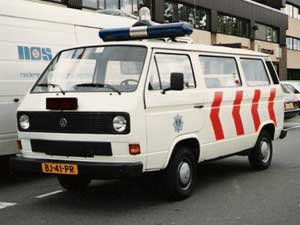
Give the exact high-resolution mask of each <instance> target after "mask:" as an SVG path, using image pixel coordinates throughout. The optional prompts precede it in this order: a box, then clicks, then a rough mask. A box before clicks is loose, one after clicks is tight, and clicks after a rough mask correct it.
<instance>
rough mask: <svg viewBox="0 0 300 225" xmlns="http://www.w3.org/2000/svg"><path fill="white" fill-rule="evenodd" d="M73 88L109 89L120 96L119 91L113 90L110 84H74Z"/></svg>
mask: <svg viewBox="0 0 300 225" xmlns="http://www.w3.org/2000/svg"><path fill="white" fill-rule="evenodd" d="M75 87H95V88H109V89H111V90H113V91H114V92H117V93H118V94H119V95H121V91H120V90H118V89H117V88H115V87H114V86H112V85H110V84H102V83H84V84H76V85H75Z"/></svg>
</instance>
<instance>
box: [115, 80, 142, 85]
mask: <svg viewBox="0 0 300 225" xmlns="http://www.w3.org/2000/svg"><path fill="white" fill-rule="evenodd" d="M129 82H135V83H138V82H139V81H138V80H134V79H126V80H123V81H122V82H121V83H120V85H121V86H122V85H129Z"/></svg>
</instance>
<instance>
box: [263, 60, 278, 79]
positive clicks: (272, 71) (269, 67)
mask: <svg viewBox="0 0 300 225" xmlns="http://www.w3.org/2000/svg"><path fill="white" fill-rule="evenodd" d="M266 63H267V67H268V70H269V72H270V75H271V77H272V80H273V83H274V84H279V78H278V76H277V73H276V70H275V68H274V66H273V63H272V62H271V61H266Z"/></svg>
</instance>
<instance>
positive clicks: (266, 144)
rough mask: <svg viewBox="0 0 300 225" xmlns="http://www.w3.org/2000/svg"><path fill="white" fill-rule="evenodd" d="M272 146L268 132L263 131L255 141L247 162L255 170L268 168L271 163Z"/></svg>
mask: <svg viewBox="0 0 300 225" xmlns="http://www.w3.org/2000/svg"><path fill="white" fill-rule="evenodd" d="M272 156H273V146H272V138H271V137H270V134H269V132H267V131H265V130H263V131H262V132H261V133H260V135H259V138H258V140H257V143H256V145H255V146H254V148H253V149H252V150H251V151H250V153H249V156H248V158H249V162H250V164H251V166H252V167H253V168H254V169H256V170H265V169H267V168H269V166H270V165H271V162H272Z"/></svg>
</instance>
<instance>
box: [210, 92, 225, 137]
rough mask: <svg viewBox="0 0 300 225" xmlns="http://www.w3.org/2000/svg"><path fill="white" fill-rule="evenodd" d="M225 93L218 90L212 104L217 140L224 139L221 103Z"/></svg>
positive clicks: (211, 113)
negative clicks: (220, 114) (220, 116)
mask: <svg viewBox="0 0 300 225" xmlns="http://www.w3.org/2000/svg"><path fill="white" fill-rule="evenodd" d="M222 98H223V93H222V92H216V93H215V97H214V101H213V103H212V104H211V112H210V120H211V123H212V126H213V129H214V133H215V137H216V140H222V139H224V133H223V128H222V124H221V121H220V118H219V112H220V105H221V103H222Z"/></svg>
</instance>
